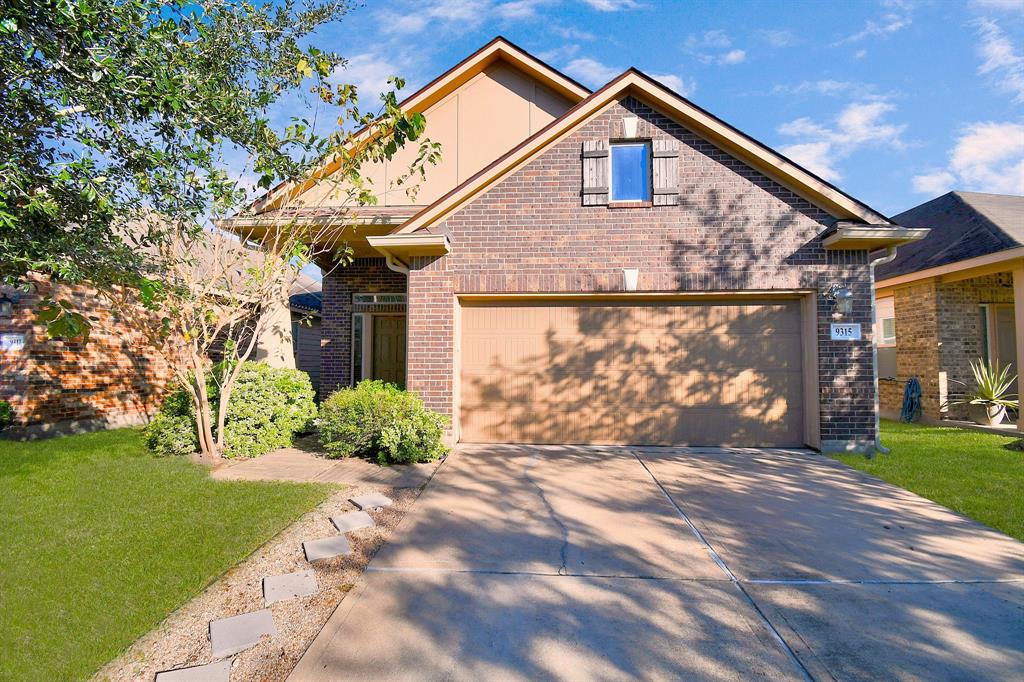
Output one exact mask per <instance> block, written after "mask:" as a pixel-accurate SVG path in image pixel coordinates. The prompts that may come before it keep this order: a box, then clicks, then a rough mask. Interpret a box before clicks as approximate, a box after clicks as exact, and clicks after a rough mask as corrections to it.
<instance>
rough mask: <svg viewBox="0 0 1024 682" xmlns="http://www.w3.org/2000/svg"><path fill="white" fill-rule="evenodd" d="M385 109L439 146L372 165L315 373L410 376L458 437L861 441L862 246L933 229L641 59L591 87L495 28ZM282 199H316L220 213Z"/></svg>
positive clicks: (329, 296)
mask: <svg viewBox="0 0 1024 682" xmlns="http://www.w3.org/2000/svg"><path fill="white" fill-rule="evenodd" d="M403 107H404V108H405V109H406V110H408V111H419V112H422V113H424V114H425V116H426V118H427V135H428V136H429V137H430V138H431V139H432V140H435V141H439V142H441V144H442V155H443V160H442V162H441V164H439V165H438V166H437V167H434V168H431V169H430V170H429V171H428V175H427V179H426V181H425V183H424V184H423V186H422V187H421V188H420V191H419V195H418V197H419V198H418V202H419V203H418V204H417V205H409V203H408V202H407V201H406V200H405V197H404V194H402V193H401V192H397V191H392V190H391V189H390V188H389V187H388V184H387V180H388V178H389V177H390V176H391V175H392V174H393V173H397V172H399V171H400V169H401V164H402V158H398V159H397V160H396V161H395V162H394V164H395V166H394V167H392V166H390V165H389V164H381V165H380V166H379V167H374V168H371V169H369V171H368V172H367V173H366V174H367V175H368V176H369V177H371V178H373V179H374V180H375V182H376V183H377V187H378V190H377V191H378V198H379V204H378V205H376V206H372V207H367V208H365V209H360V210H359V212H358V216H356V217H355V218H354V219H353V222H352V225H349V226H346V227H345V228H342V229H341V230H340V231H339V234H338V235H337V238H338V239H339V240H341V241H344V242H347V243H348V245H349V246H350V247H351V248H352V249H353V250H354V252H355V256H356V260H355V262H354V263H353V264H352V265H350V266H348V267H341V268H335V269H333V270H331V271H330V272H329V273H328V274H327V275H326V277H325V279H324V282H323V313H322V314H323V317H322V333H323V348H322V369H321V377H320V380H321V390H322V391H324V392H325V393H326V392H329V391H330V390H331V389H334V388H338V387H342V386H348V385H351V384H353V383H355V382H357V381H358V380H360V379H362V378H382V379H385V380H388V381H393V382H395V383H398V384H401V385H404V386H406V387H407V388H409V389H411V390H413V391H415V392H417V393H418V394H419V395H421V396H422V397H423V399H424V400H425V401H426V403H427V404H428V405H429V406H430V407H431V408H433V409H435V410H437V411H439V412H442V413H444V414H446V415H448V416H450V417H451V419H452V427H451V433H450V436H451V439H452V440H453V441H463V442H524V443H630V444H693V445H736V446H802V445H808V446H811V447H816V448H827V449H834V448H841V449H865V448H869V447H873V445H874V442H875V438H876V425H875V419H876V410H875V390H874V368H873V352H872V331H871V310H872V285H873V281H872V267H873V266H872V262H873V260H874V258H875V255H876V254H875V253H874V252H876V251H877V250H879V249H885V248H887V247H894V246H896V245H899V244H902V243H905V242H908V241H912V240H914V239H919V238H921V237H922V236H923V235H924V234H925V233H926V232H927V230H921V229H917V230H910V229H905V228H903V227H900V226H899V225H897V224H895V223H894V222H892V221H890V220H888V219H887V218H886V217H885V216H883V215H881V214H879V213H878V212H876V211H874V210H872V209H871V208H870V207H868V206H866V205H865V204H863V203H861V202H859V201H857V200H855V199H853V198H852V197H850V196H848V195H846V194H844V193H843V192H842V191H840V190H839V189H837V188H835V187H833V186H832V185H830V184H828V183H826V182H825V181H823V180H821V179H820V178H818V177H816V176H814V175H812V174H811V173H809V172H808V171H806V170H804V169H802V168H800V167H799V166H797V165H796V164H794V163H793V162H791V161H789V160H788V159H785V158H784V157H782V156H781V155H779V154H778V153H776V152H774V151H773V150H771V149H769V148H768V147H766V146H764V145H762V144H761V143H759V142H757V141H756V140H753V139H752V138H750V137H748V136H746V135H744V134H743V133H741V132H739V131H738V130H736V129H735V128H732V127H731V126H729V125H728V124H726V123H725V122H723V121H721V120H720V119H718V118H716V117H714V116H713V115H712V114H710V113H708V112H706V111H704V110H703V109H700V108H699V107H697V106H696V105H694V104H693V103H691V102H689V101H688V100H686V99H684V98H682V97H680V96H679V95H678V94H676V93H674V92H672V91H671V90H669V89H667V88H666V87H664V86H663V85H661V84H660V83H657V82H656V81H654V80H652V79H650V78H649V77H647V76H645V75H644V74H642V73H640V72H638V71H636V70H632V69H631V70H629V71H627V72H625V73H623V74H622V75H620V76H619V77H617V78H615V79H614V80H612V81H611V82H610V83H608V84H607V85H605V86H604V87H602V88H601V89H599V90H597V91H596V92H590V91H589V90H587V89H586V88H584V87H583V86H581V85H580V84H578V83H576V82H574V81H572V80H571V79H569V78H567V77H566V76H565V75H563V74H561V73H559V72H558V71H556V70H554V69H552V68H551V67H549V66H548V65H546V64H544V63H543V62H541V61H539V60H537V59H536V58H534V57H532V56H531V55H529V54H527V53H525V52H523V51H522V50H521V49H519V48H518V47H516V46H514V45H512V44H510V43H509V42H507V41H505V40H504V39H502V38H497V39H495V40H494V41H492V42H491V43H489V44H488V45H486V46H484V47H483V48H481V50H479V51H478V52H476V53H474V54H473V55H470V56H469V57H468V58H466V59H465V60H463V61H462V62H460V63H459V64H458V65H456V66H455V67H454V68H452V69H451V70H450V71H448V72H447V73H445V74H444V75H442V76H440V77H439V78H438V79H436V80H434V81H433V82H431V83H430V84H428V85H427V86H425V87H424V88H423V89H421V90H420V91H418V92H417V93H415V94H414V95H412V96H411V97H409V98H408V99H407V100H406V101H405V102H404V103H403ZM396 169H397V170H396ZM365 170H366V169H364V171H365ZM324 171H325V173H330V171H331V168H330V167H329V166H328V167H326V168H325V169H324ZM286 202H287V206H288V207H287V209H285V208H283V206H284V205H285V203H286ZM280 210H288V211H295V212H296V214H297V215H299V216H300V217H301V216H302V215H303V211H306V212H307V213H308V216H309V218H310V219H311V220H313V219H315V218H316V217H317V216H318V215H322V213H323V212H324V211H329V210H330V197H329V196H327V195H326V194H324V193H323V192H322V191H320V190H318V188H316V187H314V188H311V189H306V188H301V187H291V186H283V187H279V188H276V189H275V190H273V191H272V192H271V193H269V194H268V195H267V196H266V197H264V199H263V200H262V201H261V202H259V203H258V204H257V205H256V207H255V212H256V213H257V215H256V216H255V217H240V218H238V219H236V221H235V224H237V226H238V229H244V228H245V227H247V226H249V225H251V224H253V221H259V220H260V219H261V217H262V218H263V219H265V218H267V217H268V216H272V215H273V214H274V211H280ZM837 291H839V293H840V294H841V296H839V298H843V297H844V296H845V297H847V300H845V301H844V302H838V301H837V300H835V298H836V297H835V296H834V294H835V292H837ZM847 305H848V306H849V309H845V310H844V306H847ZM834 324H835V325H839V327H840V328H839V329H833V325H834ZM861 330H862V333H861Z"/></svg>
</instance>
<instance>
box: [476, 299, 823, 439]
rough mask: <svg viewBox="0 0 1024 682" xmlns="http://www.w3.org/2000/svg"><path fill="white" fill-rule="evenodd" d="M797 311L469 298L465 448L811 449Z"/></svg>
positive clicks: (789, 304)
mask: <svg viewBox="0 0 1024 682" xmlns="http://www.w3.org/2000/svg"><path fill="white" fill-rule="evenodd" d="M800 327H801V325H800V304H799V302H798V301H775V302H760V301H759V302H756V303H752V302H742V303H740V302H732V301H724V302H715V303H700V304H694V303H687V302H673V303H665V302H650V303H637V302H632V301H631V302H628V303H609V302H602V303H587V304H581V303H567V302H546V303H538V302H536V301H531V302H528V303H526V302H524V303H512V304H510V303H502V304H500V305H499V304H486V303H471V302H467V301H464V302H463V308H462V343H461V362H462V368H461V377H460V380H461V381H460V393H461V401H460V402H461V408H460V409H461V413H460V428H461V439H462V440H463V441H465V442H476V443H609V444H612V443H625V444H653V445H673V444H687V445H729V446H792V445H801V444H802V443H803V440H804V439H803V389H802V383H803V382H802V374H801V358H802V350H801V335H800Z"/></svg>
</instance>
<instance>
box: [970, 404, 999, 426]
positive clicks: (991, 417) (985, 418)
mask: <svg viewBox="0 0 1024 682" xmlns="http://www.w3.org/2000/svg"><path fill="white" fill-rule="evenodd" d="M969 413H970V416H971V421H973V422H974V423H975V424H981V425H982V426H997V425H999V424H1002V423H1003V420H1004V419H1006V408H1005V407H1003V406H1002V405H971V407H970V410H969Z"/></svg>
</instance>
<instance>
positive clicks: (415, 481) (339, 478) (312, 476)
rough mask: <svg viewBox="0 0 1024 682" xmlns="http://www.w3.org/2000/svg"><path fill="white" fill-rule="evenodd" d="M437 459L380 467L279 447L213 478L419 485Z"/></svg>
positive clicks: (232, 464) (230, 466) (237, 463)
mask: <svg viewBox="0 0 1024 682" xmlns="http://www.w3.org/2000/svg"><path fill="white" fill-rule="evenodd" d="M437 464H438V463H437V462H429V463H426V464H396V465H392V466H386V467H382V466H380V465H379V464H377V463H376V462H369V461H367V460H365V459H360V458H358V457H349V458H346V459H327V458H326V457H323V456H321V455H318V454H317V453H315V452H311V451H309V450H303V449H300V448H282V449H281V450H275V451H274V452H269V453H267V454H265V455H263V456H262V457H255V458H253V459H246V460H238V461H233V462H228V463H227V464H226V465H224V466H222V467H221V468H219V469H216V470H214V471H213V473H212V474H211V476H213V478H217V479H222V480H241V481H300V482H319V483H346V484H348V485H354V486H355V485H379V486H384V487H390V488H418V487H420V486H421V485H423V484H424V483H426V482H427V480H428V479H429V478H430V475H431V474H432V473H433V472H434V469H436V468H437Z"/></svg>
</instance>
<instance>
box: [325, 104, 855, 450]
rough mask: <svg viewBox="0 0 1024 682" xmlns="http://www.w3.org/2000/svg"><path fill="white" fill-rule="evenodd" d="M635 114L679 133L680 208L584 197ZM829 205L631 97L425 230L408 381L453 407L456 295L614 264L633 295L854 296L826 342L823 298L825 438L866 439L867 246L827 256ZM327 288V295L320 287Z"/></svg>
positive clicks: (587, 278) (546, 285) (516, 287)
mask: <svg viewBox="0 0 1024 682" xmlns="http://www.w3.org/2000/svg"><path fill="white" fill-rule="evenodd" d="M628 114H634V115H638V116H639V117H640V118H641V120H642V129H645V130H646V131H647V132H648V134H649V135H650V136H652V137H655V138H657V137H674V138H676V139H677V140H679V142H680V147H681V150H680V157H679V173H680V188H681V190H680V205H678V206H663V207H654V208H636V209H616V208H608V207H604V206H594V207H584V206H582V205H581V198H580V197H581V160H580V151H581V147H582V143H583V141H584V140H590V139H606V138H608V137H610V136H614V135H616V134H617V133H616V131H617V130H619V128H620V126H621V120H622V118H623V116H625V115H628ZM831 222H832V219H831V217H830V216H828V215H827V214H826V213H825V212H824V211H822V210H820V209H818V208H816V207H814V206H812V205H811V204H810V203H808V202H807V201H806V200H804V199H802V198H800V197H798V196H797V195H795V194H794V193H792V192H790V191H789V190H787V189H785V188H784V187H782V186H780V185H778V184H777V183H775V182H773V181H772V180H770V179H768V178H767V177H765V176H764V175H762V174H760V173H759V172H757V171H755V170H753V169H751V168H749V167H747V166H746V165H744V164H743V163H742V162H740V161H738V160H737V159H735V158H733V157H731V156H730V155H728V154H727V153H725V152H723V151H721V150H719V149H718V148H716V147H715V146H713V145H712V144H710V143H708V142H706V141H704V140H703V139H701V138H699V137H697V136H696V135H694V134H692V133H690V132H689V131H687V130H685V129H684V128H682V127H680V126H679V125H677V124H675V123H674V122H672V121H671V120H669V119H667V118H665V117H663V116H661V115H659V114H657V113H655V112H654V111H652V110H651V109H650V108H648V107H646V106H644V105H643V104H641V103H639V102H638V101H636V100H635V99H631V98H630V99H626V100H624V101H623V102H621V103H617V104H615V105H613V106H611V107H610V108H609V109H607V110H605V111H604V112H603V113H601V114H600V115H598V116H597V117H595V118H594V119H593V120H591V121H590V122H588V123H587V124H586V125H584V126H583V127H581V128H580V129H579V130H577V131H576V132H574V133H573V134H572V135H570V136H568V137H567V138H566V139H564V140H563V141H561V142H559V143H558V144H556V145H553V146H552V147H550V148H549V149H548V150H547V151H545V152H544V153H543V154H541V155H540V156H539V157H537V158H536V159H534V160H533V161H532V162H530V163H529V164H528V165H526V166H525V167H523V168H521V169H519V170H518V171H517V172H515V173H514V174H512V175H510V176H509V177H507V178H506V179H504V180H502V181H501V182H500V183H497V184H496V185H495V186H493V187H492V188H491V189H489V190H488V191H487V192H486V193H485V194H483V195H482V196H480V197H478V198H477V199H476V200H474V201H473V202H471V203H470V204H469V205H467V206H466V207H464V208H462V209H460V210H459V211H458V212H456V213H455V214H453V215H452V216H451V217H449V218H448V219H447V220H445V221H444V222H443V223H441V224H439V225H436V226H434V227H433V228H432V229H433V230H434V231H443V232H446V233H448V234H449V236H450V238H451V241H452V245H453V246H452V253H450V254H449V255H448V256H446V257H444V258H440V259H438V258H418V259H415V260H414V262H413V269H412V272H411V274H410V277H409V310H410V314H409V355H408V363H409V364H408V369H409V388H411V389H412V390H415V391H417V392H419V393H420V394H421V395H422V396H423V397H424V399H425V400H426V401H427V403H428V404H429V405H430V406H431V407H433V408H434V409H437V410H439V411H441V412H444V413H448V414H451V412H452V408H453V388H454V381H453V379H454V377H453V366H454V363H453V353H454V339H455V335H456V333H457V329H456V328H455V324H456V316H455V294H457V293H471V292H595V291H618V290H621V289H622V273H621V269H622V268H638V269H639V270H640V280H639V289H640V290H642V291H708V290H739V289H797V288H810V289H817V290H822V289H824V288H826V287H827V286H828V285H829V284H831V283H834V282H839V283H843V284H846V285H848V286H851V287H852V288H853V290H854V292H855V294H856V300H855V310H854V313H853V315H852V316H850V317H849V318H847V320H846V321H849V322H860V323H861V325H862V328H863V330H864V338H863V340H862V341H861V342H857V343H842V342H833V341H831V340H830V339H829V328H828V322H829V321H830V320H829V313H830V312H831V311H830V310H829V309H828V306H827V303H826V302H825V301H824V300H823V299H821V298H820V297H819V299H818V308H819V327H818V342H819V351H820V353H819V366H818V372H819V377H820V391H821V438H822V441H823V442H828V441H835V442H848V441H858V442H861V443H863V442H866V441H869V440H871V439H873V437H874V436H873V429H874V396H873V381H872V366H871V358H872V354H871V324H870V321H871V320H870V309H871V305H870V295H871V294H870V292H871V286H870V271H869V268H868V266H867V254H866V253H865V252H850V253H836V254H829V253H827V252H826V251H825V250H824V249H823V247H822V244H821V241H820V239H819V237H818V235H819V234H820V233H821V232H822V231H824V230H825V229H826V227H827V226H828V225H829V224H831ZM325 294H326V290H325Z"/></svg>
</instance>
